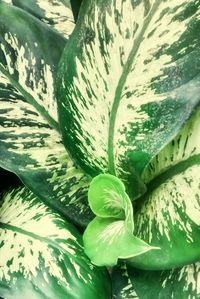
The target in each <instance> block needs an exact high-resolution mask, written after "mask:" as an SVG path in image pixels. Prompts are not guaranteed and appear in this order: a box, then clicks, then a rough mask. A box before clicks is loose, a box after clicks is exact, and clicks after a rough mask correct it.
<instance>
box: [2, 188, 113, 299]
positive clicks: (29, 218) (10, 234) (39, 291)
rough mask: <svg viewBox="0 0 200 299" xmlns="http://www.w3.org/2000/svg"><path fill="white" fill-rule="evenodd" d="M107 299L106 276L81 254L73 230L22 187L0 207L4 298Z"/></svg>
mask: <svg viewBox="0 0 200 299" xmlns="http://www.w3.org/2000/svg"><path fill="white" fill-rule="evenodd" d="M99 294H102V298H108V299H109V298H110V286H109V276H108V273H107V272H106V270H105V269H103V268H96V267H95V266H93V265H92V264H91V263H90V261H89V259H88V258H87V257H86V255H85V254H84V252H83V248H82V239H81V236H80V234H79V233H78V231H77V230H76V229H75V228H74V227H73V226H72V225H71V224H69V223H67V222H66V221H65V220H63V218H61V217H60V216H59V215H58V214H57V213H55V212H53V211H52V210H51V209H50V208H48V207H47V206H45V205H44V204H43V203H42V202H41V201H40V200H39V199H38V198H37V197H35V195H34V194H33V193H32V192H30V191H29V190H28V189H25V188H20V189H16V190H12V191H11V192H8V193H7V194H5V195H4V198H3V203H2V204H1V209H0V295H1V296H3V297H4V298H5V299H11V298H13V299H22V298H23V299H27V298H31V299H33V298H34V299H45V298H49V299H50V298H51V299H54V298H70V299H73V298H74V299H77V298H90V299H93V298H98V296H99Z"/></svg>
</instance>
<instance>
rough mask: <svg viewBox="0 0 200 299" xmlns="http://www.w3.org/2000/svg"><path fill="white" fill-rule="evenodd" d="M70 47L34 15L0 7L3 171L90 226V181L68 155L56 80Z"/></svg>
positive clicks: (0, 97) (46, 200)
mask: <svg viewBox="0 0 200 299" xmlns="http://www.w3.org/2000/svg"><path fill="white" fill-rule="evenodd" d="M65 43H66V40H65V39H64V38H62V37H61V36H60V35H59V34H57V33H56V32H54V31H53V30H52V29H50V27H49V26H45V25H44V24H42V23H41V22H40V21H38V20H37V19H36V18H34V17H32V16H31V15H30V14H28V13H26V12H25V11H22V10H21V9H18V8H15V7H11V6H8V5H6V4H5V3H3V2H0V152H1V156H0V166H1V167H3V168H5V169H8V170H10V171H13V172H15V173H16V174H17V175H18V176H19V177H20V178H21V180H22V181H23V182H24V183H25V184H26V185H27V186H28V187H29V188H30V189H31V190H32V191H33V192H34V193H35V194H36V195H38V196H40V198H42V199H43V200H44V201H45V202H46V203H47V204H50V206H52V207H54V208H55V209H57V210H58V211H60V212H61V213H63V214H64V215H65V216H66V217H68V218H70V219H71V220H72V221H74V222H75V223H78V224H80V225H86V224H87V223H88V222H89V221H90V220H91V219H92V216H91V212H90V210H89V208H88V204H87V198H86V196H85V194H86V189H87V188H88V185H89V181H90V180H89V178H88V177H87V176H85V174H84V173H83V172H82V171H81V170H80V169H79V168H78V167H77V164H75V163H74V162H73V161H72V159H71V158H70V156H69V155H68V153H67V152H66V150H65V148H64V146H63V144H62V141H61V136H60V133H59V125H58V122H57V104H56V99H55V94H54V77H55V71H56V66H57V64H58V61H59V58H60V55H61V52H62V50H63V47H64V45H65ZM55 45H56V46H55Z"/></svg>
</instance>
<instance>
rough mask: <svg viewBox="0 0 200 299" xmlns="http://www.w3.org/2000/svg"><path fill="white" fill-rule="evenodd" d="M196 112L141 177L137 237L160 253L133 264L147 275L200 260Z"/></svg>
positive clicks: (199, 123)
mask: <svg viewBox="0 0 200 299" xmlns="http://www.w3.org/2000/svg"><path fill="white" fill-rule="evenodd" d="M199 131H200V110H197V112H196V113H195V114H194V115H193V117H192V118H191V119H190V121H189V122H188V123H187V124H186V125H185V126H184V127H183V129H182V131H181V132H180V133H179V135H178V136H177V137H176V138H175V139H174V140H173V141H172V142H171V143H170V144H169V145H168V146H167V147H166V148H165V149H163V151H161V152H160V154H159V155H158V156H157V157H156V158H155V159H154V160H153V161H152V163H151V164H150V166H149V167H148V168H147V169H146V173H145V172H144V178H146V180H147V178H149V179H148V180H150V181H149V182H148V185H147V190H148V192H147V194H146V195H145V196H144V198H143V200H142V201H141V204H139V205H138V208H137V212H136V215H135V233H136V236H138V237H140V238H142V239H143V240H145V241H146V242H148V243H150V244H151V243H152V244H154V245H155V246H159V247H161V250H160V251H157V252H156V254H154V252H153V251H152V252H151V253H149V254H146V255H145V256H143V259H140V258H136V260H135V261H132V263H133V264H134V265H135V266H138V267H141V268H144V269H145V268H146V269H164V268H172V267H175V266H181V265H186V264H188V263H191V262H195V261H197V260H199V256H200V238H199V235H200V139H199Z"/></svg>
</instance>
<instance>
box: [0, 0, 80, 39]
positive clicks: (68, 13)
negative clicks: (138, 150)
mask: <svg viewBox="0 0 200 299" xmlns="http://www.w3.org/2000/svg"><path fill="white" fill-rule="evenodd" d="M3 1H4V2H6V3H9V4H12V5H14V6H16V7H19V8H21V9H23V10H25V11H27V12H29V13H30V14H32V15H33V16H35V17H36V18H38V19H39V20H40V21H42V22H44V23H45V24H48V25H49V26H50V27H51V28H52V29H54V30H56V31H57V32H58V33H60V34H61V35H62V36H64V37H65V38H68V37H69V36H70V34H71V33H72V31H73V29H74V26H75V22H74V17H73V13H72V8H71V4H70V0H28V1H27V0H3Z"/></svg>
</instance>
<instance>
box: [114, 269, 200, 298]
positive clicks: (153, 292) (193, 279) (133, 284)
mask: <svg viewBox="0 0 200 299" xmlns="http://www.w3.org/2000/svg"><path fill="white" fill-rule="evenodd" d="M199 270H200V263H196V264H191V265H188V266H186V267H184V268H181V269H172V270H169V271H141V270H137V269H134V268H131V267H130V266H126V265H121V266H118V267H116V268H115V269H114V271H113V273H112V277H113V284H112V285H113V299H155V298H156V299H164V298H173V299H180V298H181V299H188V298H190V299H197V298H199V296H200V288H199V286H200V275H199Z"/></svg>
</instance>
